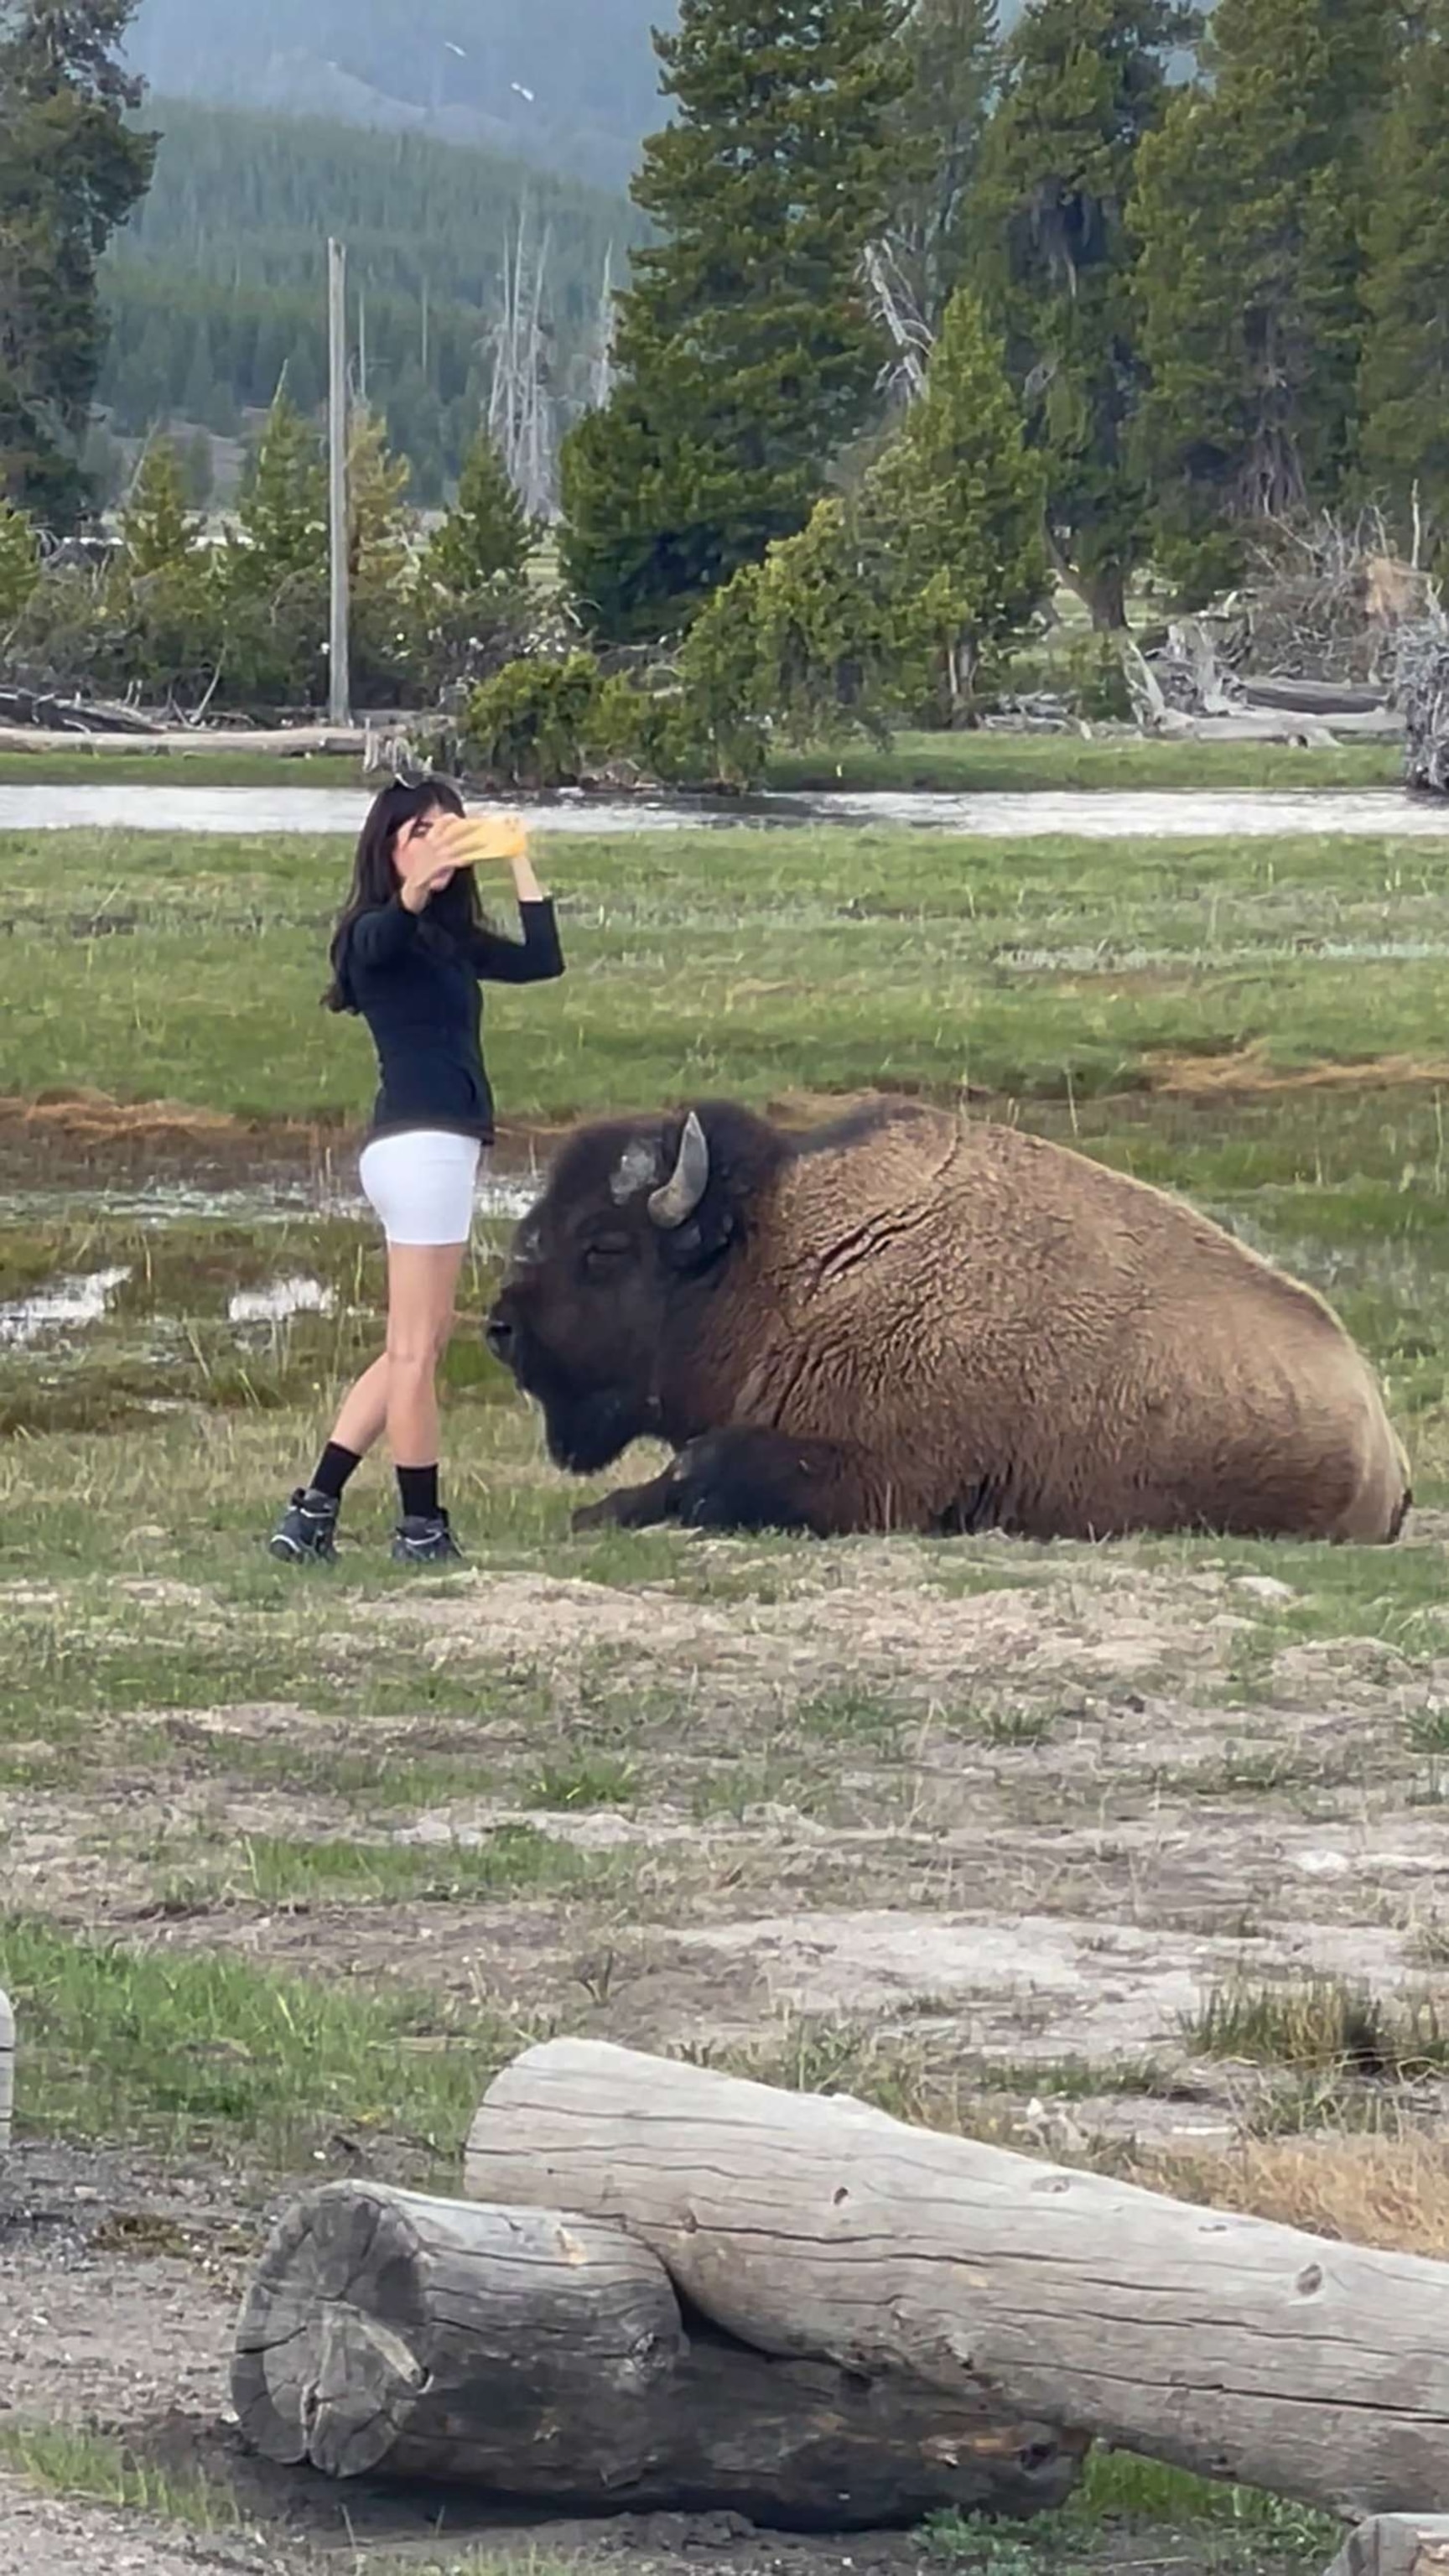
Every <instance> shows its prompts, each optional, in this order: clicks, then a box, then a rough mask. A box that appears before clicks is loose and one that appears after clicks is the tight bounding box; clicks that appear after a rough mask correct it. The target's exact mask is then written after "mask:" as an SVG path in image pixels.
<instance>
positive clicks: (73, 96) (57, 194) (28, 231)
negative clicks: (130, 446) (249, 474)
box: [0, 0, 155, 530]
mask: <svg viewBox="0 0 1449 2576" xmlns="http://www.w3.org/2000/svg"><path fill="white" fill-rule="evenodd" d="M137 5H138V0H5V5H4V7H3V8H0V108H3V143H0V493H4V494H7V495H8V496H9V497H10V499H12V500H14V501H16V502H19V503H20V504H22V505H23V506H24V507H25V508H27V509H28V510H29V511H30V512H31V513H32V515H33V516H35V517H36V518H37V519H39V520H41V521H43V522H45V523H46V524H47V525H49V526H50V527H51V528H53V529H56V530H65V529H68V528H70V527H72V526H73V525H74V524H75V522H76V521H77V519H79V518H80V517H81V516H82V515H83V514H84V512H85V510H86V508H87V506H88V503H89V494H88V490H87V485H86V479H85V473H84V467H83V462H82V458H83V451H84V446H85V438H86V431H87V426H88V423H89V417H90V407H91V402H92V399H93V397H94V394H95V389H96V382H97V378H98V375H99V372H100V364H101V357H102V352H103V348H104V341H105V331H104V322H103V317H102V312H101V305H100V298H99V293H98V289H97V283H96V272H97V266H98V263H99V260H100V257H101V254H102V252H103V251H104V249H105V247H106V244H107V242H108V240H109V239H110V236H111V235H112V233H113V232H114V231H115V230H116V228H117V226H118V225H120V224H123V223H124V222H125V219H126V217H127V215H128V214H129V213H130V212H131V209H132V207H133V206H134V205H135V204H136V202H137V200H138V199H139V198H140V197H141V196H142V195H144V193H145V190H146V187H147V184H148V182H149V179H150V175H151V166H152V160H153V156H154V149H155V146H154V138H152V137H151V136H149V135H145V134H140V133H138V132H136V131H135V129H134V127H132V126H131V125H130V124H129V123H128V121H127V119H128V117H129V115H130V113H131V112H132V111H133V110H134V109H135V108H136V107H137V106H139V104H140V99H141V90H140V85H139V83H138V82H136V81H134V80H132V79H131V78H130V77H129V76H128V75H127V74H126V73H124V72H123V71H122V70H121V68H120V66H119V63H118V61H117V54H118V51H119V47H120V44H121V41H122V38H123V37H124V35H125V33H126V30H127V28H128V26H129V25H130V22H131V20H132V18H133V17H134V16H135V13H136V8H137Z"/></svg>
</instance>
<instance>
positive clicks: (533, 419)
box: [488, 206, 558, 519]
mask: <svg viewBox="0 0 1449 2576" xmlns="http://www.w3.org/2000/svg"><path fill="white" fill-rule="evenodd" d="M548 256H549V235H548V234H547V233H545V234H544V236H543V240H542V242H541V243H540V244H539V247H538V250H537V252H535V251H534V250H533V249H532V247H531V245H530V242H529V238H528V209H527V207H526V206H525V207H524V208H523V210H522V212H521V213H520V215H519V218H518V232H517V235H516V237H515V238H514V240H513V241H512V242H511V243H510V244H509V246H508V249H507V251H506V253H505V257H504V263H503V276H502V286H503V307H502V311H501V313H500V315H499V319H498V321H497V322H496V323H495V324H494V326H493V329H492V331H491V332H490V333H489V340H490V343H491V346H492V351H493V381H492V387H491V390H490V394H489V401H488V435H489V437H490V438H491V439H492V441H493V444H494V446H495V447H496V448H497V450H498V453H499V455H500V456H501V457H502V459H503V462H504V466H505V467H506V469H507V472H508V477H509V480H510V482H511V483H512V485H513V488H514V490H515V491H516V492H517V494H518V497H519V499H520V500H521V501H522V503H523V506H524V508H525V509H526V510H527V511H528V513H529V516H530V517H531V518H535V519H552V518H554V517H555V516H556V515H557V509H558V494H557V476H556V466H557V456H556V448H557V440H556V437H555V419H554V401H553V394H552V390H551V387H550V384H549V368H548V354H549V351H548V331H547V327H546V324H545V320H544V313H545V289H546V284H547V277H548Z"/></svg>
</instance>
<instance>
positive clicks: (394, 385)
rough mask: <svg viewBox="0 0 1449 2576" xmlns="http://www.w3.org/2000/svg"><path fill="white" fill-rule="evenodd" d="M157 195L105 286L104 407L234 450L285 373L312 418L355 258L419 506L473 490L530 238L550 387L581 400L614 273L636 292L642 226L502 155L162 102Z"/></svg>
mask: <svg viewBox="0 0 1449 2576" xmlns="http://www.w3.org/2000/svg"><path fill="white" fill-rule="evenodd" d="M147 121H148V122H149V123H151V124H153V125H155V126H157V127H159V128H160V129H161V131H162V134H163V138H164V139H163V141H162V145H161V150H160V154H159V156H158V161H157V169H156V178H155V182H154V184H153V186H152V189H151V193H150V195H149V197H148V198H147V199H146V201H145V203H144V205H143V206H142V207H141V208H140V209H139V211H138V213H137V215H136V217H135V219H134V221H133V222H132V223H131V224H130V226H129V227H128V228H127V230H126V231H125V232H124V233H123V234H122V235H121V236H120V237H119V238H118V240H117V242H116V244H115V247H114V248H113V250H112V252H111V254H110V257H109V258H108V260H107V262H106V266H105V270H104V273H103V274H104V287H105V295H106V301H107V304H108V307H109V310H110V315H111V323H112V328H111V337H110V345H109V349H108V353H107V358H106V363H105V369H104V373H103V376H102V381H101V387H100V400H101V402H102V403H103V404H104V405H105V406H106V407H107V408H108V410H109V411H110V413H111V415H112V420H113V425H114V427H115V428H116V429H117V430H119V431H120V432H121V433H122V434H123V435H126V436H130V437H135V436H139V435H142V434H144V433H145V432H146V431H147V430H148V429H149V428H151V427H152V426H154V425H155V424H157V423H164V422H167V421H171V420H175V419H184V420H188V421H194V422H197V423H200V424H201V425H202V426H204V427H206V428H208V429H210V430H213V431H214V432H216V433H217V434H218V435H219V436H231V435H234V434H235V433H236V431H237V430H238V428H239V427H240V424H241V419H242V415H243V413H244V412H245V411H248V410H257V409H263V408H265V407H266V405H267V404H269V403H270V401H271V399H272V397H273V395H274V394H275V392H276V390H277V385H278V381H279V378H280V377H281V375H282V372H283V369H284V368H285V370H286V378H287V385H288V388H289V391H290V393H291V395H292V397H293V399H294V400H295V401H296V402H297V403H298V404H300V405H301V406H302V407H303V408H304V409H311V408H312V407H314V406H315V405H316V404H318V403H320V401H321V400H322V398H323V395H324V392H325V388H326V380H327V337H326V287H325V257H326V239H327V235H328V233H329V232H333V233H336V234H338V235H339V236H340V237H341V238H342V239H344V240H345V241H346V243H347V247H348V256H349V272H350V280H351V286H352V315H351V325H352V334H353V339H354V343H355V344H356V343H357V341H358V339H359V337H360V333H361V326H362V324H363V320H364V309H365V342H366V364H367V391H368V395H369V398H370V400H371V401H372V403H373V404H374V406H375V407H376V408H377V409H379V410H380V411H381V412H382V413H383V415H384V416H385V418H386V421H387V426H388V435H389V438H390V441H391V443H392V445H393V446H394V447H395V448H396V449H397V450H398V451H399V453H401V454H403V455H405V456H406V457H407V458H408V460H409V463H410V465H411V467H412V470H413V487H414V494H415V497H416V498H417V499H419V500H421V501H431V500H436V499H438V498H440V497H441V495H442V493H443V491H444V489H445V488H446V487H447V486H448V485H449V484H451V482H452V481H454V480H455V479H456V476H457V474H458V471H459V469H460V467H461V464H462V461H463V458H464V456H465V455H466V453H467V451H468V447H469V444H470V442H471V440H472V438H473V435H474V434H475V432H476V429H477V425H478V416H479V409H480V405H482V404H483V403H484V402H485V401H486V398H487V389H488V384H489V381H490V377H491V367H492V359H491V350H490V347H489V333H490V330H491V329H492V326H493V325H494V324H495V323H496V322H497V320H498V318H499V315H500V312H501V310H502V303H503V282H502V281H503V271H504V266H505V262H506V259H507V257H508V252H509V245H510V242H511V241H512V240H513V239H514V238H515V237H516V234H517V230H518V225H519V222H520V219H521V218H522V219H523V220H525V221H526V224H527V227H528V237H529V239H530V241H531V242H532V243H533V245H534V247H535V249H539V248H541V247H542V244H543V241H544V238H545V236H546V237H547V242H548V254H547V271H546V278H547V289H546V297H545V316H546V320H547V323H548V326H549V362H550V376H551V381H552V386H553V389H554V391H555V392H556V393H557V395H558V396H559V397H560V399H561V401H562V402H563V404H564V407H565V409H566V410H567V409H568V408H570V407H571V405H572V404H573V403H574V402H575V401H577V399H579V398H580V397H581V395H582V392H583V387H584V380H585V375H586V370H587V366H588V362H589V358H590V354H591V352H592V349H593V346H594V343H595V338H596V334H597V329H598V319H599V308H600V295H601V290H602V286H603V277H604V263H605V259H606V256H607V254H608V252H609V250H610V247H611V246H612V249H613V255H614V273H615V276H616V278H617V277H618V276H619V275H620V274H621V273H622V271H623V268H624V266H625V263H626V260H627V254H628V248H629V245H630V243H631V242H632V241H634V240H636V239H637V238H638V236H639V230H640V224H639V218H638V217H637V215H635V214H634V212H633V211H632V209H631V208H630V207H629V206H628V205H627V204H626V203H625V202H624V201H623V200H622V199H614V198H611V197H608V196H605V195H603V194H602V193H600V192H598V191H596V190H593V189H588V188H583V187H578V186H575V185H572V184H571V183H569V182H568V181H564V180H557V179H552V178H549V177H547V176H541V175H540V174H539V173H538V172H536V171H532V170H527V169H525V168H523V167H521V166H520V165H519V164H517V163H515V162H512V161H509V160H506V159H504V158H502V157H501V156H495V155H492V154H489V153H486V152H476V151H464V150H457V149H454V148H452V147H451V146H449V145H447V144H437V143H432V142H427V141H424V140H421V139H419V138H417V137H415V136H411V135H379V134H369V133H365V132H361V131H356V130H353V129H351V128H348V127H345V126H338V125H332V124H327V123H323V122H320V121H318V120H315V119H310V118H300V117H299V118H289V117H282V118H277V117H266V116H260V115H254V114H251V113H248V112H241V111H235V110H230V109H218V108H206V107H198V106H194V105H191V104H189V103H185V102H177V101H168V100H161V101H152V102H149V103H148V107H147Z"/></svg>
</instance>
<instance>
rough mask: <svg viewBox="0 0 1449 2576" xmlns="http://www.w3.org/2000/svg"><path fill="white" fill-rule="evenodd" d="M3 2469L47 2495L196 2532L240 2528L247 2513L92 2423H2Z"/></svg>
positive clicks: (204, 2482)
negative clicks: (171, 2523)
mask: <svg viewBox="0 0 1449 2576" xmlns="http://www.w3.org/2000/svg"><path fill="white" fill-rule="evenodd" d="M0 2466H3V2467H5V2468H7V2469H10V2470H12V2471H14V2472H15V2474H16V2475H17V2476H19V2477H22V2478H24V2479H25V2481H26V2483H27V2485H29V2486H32V2487H34V2488H36V2489H37V2490H38V2491H39V2492H40V2493H41V2494H43V2495H55V2496H67V2497H74V2498H76V2499H77V2500H78V2501H80V2502H82V2503H85V2504H101V2505H110V2506H112V2507H113V2508H114V2507H119V2508H123V2509H124V2510H126V2511H128V2512H133V2513H144V2514H147V2515H149V2516H151V2517H152V2518H153V2519H154V2520H156V2521H157V2522H175V2523H180V2524H182V2525H183V2526H184V2527H185V2528H186V2529H187V2530H190V2531H199V2532H229V2531H236V2530H238V2529H239V2528H240V2526H241V2521H242V2515H241V2511H240V2508H239V2506H238V2505H237V2503H236V2500H235V2498H234V2497H233V2496H232V2495H231V2494H230V2493H229V2492H228V2490H227V2489H226V2488H225V2487H223V2486H219V2485H217V2484H216V2483H215V2482H214V2481H213V2480H211V2479H209V2478H202V2477H197V2476H185V2475H181V2474H178V2473H177V2472H175V2471H172V2470H169V2469H166V2468H163V2467H161V2466H159V2465H158V2464H157V2463H156V2462H154V2461H150V2460H147V2459H145V2458H144V2457H143V2456H142V2455H141V2454H139V2453H138V2452H137V2451H135V2450H134V2449H133V2448H132V2447H131V2445H130V2444H129V2443H127V2442H123V2441H121V2440H120V2439H119V2438H118V2437H117V2436H116V2435H115V2434H113V2433H100V2432H94V2431H92V2430H91V2429H90V2428H89V2427H88V2426H85V2425H80V2424H45V2423H33V2422H27V2421H26V2420H25V2419H24V2418H23V2417H22V2418H20V2419H19V2420H18V2421H17V2420H15V2419H12V2418H6V2419H4V2420H0Z"/></svg>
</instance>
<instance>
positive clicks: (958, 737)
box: [0, 732, 1403, 795]
mask: <svg viewBox="0 0 1449 2576" xmlns="http://www.w3.org/2000/svg"><path fill="white" fill-rule="evenodd" d="M1402 774H1403V759H1402V754H1401V752H1400V750H1399V747H1398V745H1397V744H1395V743H1393V742H1389V743H1353V744H1347V745H1344V746H1342V747H1341V748H1340V749H1338V750H1336V751H1299V750H1295V749H1294V748H1292V747H1291V746H1289V745H1283V744H1277V743H1230V744H1226V743H1181V742H1178V743H1167V742H1138V741H1135V740H1133V739H1131V738H1129V737H1121V736H1107V737H1105V738H1103V737H1098V738H1096V739H1094V740H1091V741H1085V740H1082V739H1079V738H1078V737H1077V736H1075V735H1069V734H1034V735H1026V736H1018V735H1012V734H1006V733H994V732H983V733H964V734H929V733H903V734H898V735H897V736H896V739H895V741H894V742H893V743H892V744H891V746H890V748H889V749H888V750H879V751H878V750H875V749H873V748H872V747H871V746H870V745H869V744H859V745H856V746H854V747H853V748H849V749H846V750H844V751H842V752H830V753H828V754H818V755H812V754H810V753H784V754H781V755H780V756H779V758H777V759H776V760H775V761H774V762H773V763H772V764H771V767H770V770H769V773H768V777H767V779H766V785H767V786H768V787H770V788H774V789H784V788H794V789H806V788H808V789H814V790H816V791H817V792H819V793H820V794H822V795H827V794H829V792H830V791H831V790H832V789H839V788H850V789H854V790H856V791H857V792H858V791H861V790H864V789H867V788H883V789H888V788H895V789H897V790H907V789H916V788H939V789H946V790H952V791H954V792H956V793H958V794H959V793H963V792H965V791H968V790H971V789H974V790H975V791H976V792H977V793H978V794H985V793H986V792H987V791H989V790H996V789H1026V788H1059V789H1065V788H1076V787H1101V788H1124V787H1151V788H1154V789H1157V790H1159V791H1161V792H1170V791H1171V790H1172V789H1174V788H1177V789H1186V788H1203V787H1207V788H1221V789H1223V790H1225V791H1226V790H1228V789H1232V788H1285V787H1286V788H1293V789H1303V788H1310V787H1311V788H1320V787H1388V786H1393V785H1394V784H1396V782H1397V781H1398V779H1399V778H1400V777H1401V776H1402ZM148 779H151V780H161V781H164V782H165V783H166V784H167V785H168V786H187V787H351V786H355V785H357V784H360V783H361V765H360V763H359V762H358V761H356V760H338V759H334V758H332V757H330V756H327V755H315V756H308V757H306V758H303V759H294V760H280V759H277V758H275V757H274V756H272V755H270V754H258V753H255V752H248V751H247V750H245V749H244V748H241V747H239V748H238V749H237V750H236V751H235V752H211V751H208V752H174V753H172V752H168V753H164V754H163V753H147V752H122V751H115V750H110V751H108V750H106V749H105V748H104V746H103V744H100V745H99V746H98V747H97V748H96V749H94V750H92V749H79V748H77V749H76V750H74V751H65V752H54V751H45V752H34V751H0V787H19V786H25V785H30V786H43V785H47V784H50V785H54V784H60V785H63V786H81V785H84V784H85V783H86V782H89V783H90V784H91V785H92V786H98V787H100V786H138V785H141V784H144V782H145V781H146V780H148Z"/></svg>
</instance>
